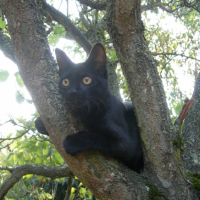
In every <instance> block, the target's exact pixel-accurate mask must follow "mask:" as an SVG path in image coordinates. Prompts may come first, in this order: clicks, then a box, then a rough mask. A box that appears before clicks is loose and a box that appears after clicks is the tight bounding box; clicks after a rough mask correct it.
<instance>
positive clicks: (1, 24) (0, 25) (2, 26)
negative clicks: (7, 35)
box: [0, 17, 6, 29]
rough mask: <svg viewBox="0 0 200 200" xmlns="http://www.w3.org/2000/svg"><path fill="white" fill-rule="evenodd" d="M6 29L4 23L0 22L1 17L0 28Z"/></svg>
mask: <svg viewBox="0 0 200 200" xmlns="http://www.w3.org/2000/svg"><path fill="white" fill-rule="evenodd" d="M5 27H6V22H5V21H3V20H2V17H0V28H1V29H4V28H5Z"/></svg>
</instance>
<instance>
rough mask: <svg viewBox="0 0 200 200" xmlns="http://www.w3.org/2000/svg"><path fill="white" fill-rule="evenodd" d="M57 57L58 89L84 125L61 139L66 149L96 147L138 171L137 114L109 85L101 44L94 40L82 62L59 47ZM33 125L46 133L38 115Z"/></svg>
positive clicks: (140, 160) (74, 151)
mask: <svg viewBox="0 0 200 200" xmlns="http://www.w3.org/2000/svg"><path fill="white" fill-rule="evenodd" d="M56 58H57V62H58V66H59V75H60V82H59V88H60V92H61V93H62V95H63V97H64V99H65V100H66V103H67V104H68V107H71V108H72V109H73V111H74V112H75V113H77V114H79V115H80V118H81V121H82V123H83V124H84V125H85V127H86V128H87V131H86V130H83V131H80V132H78V133H73V134H70V135H67V137H66V139H65V140H64V143H63V145H64V148H65V151H66V152H67V153H68V154H70V155H72V156H73V155H76V154H77V153H80V152H82V151H87V150H97V151H99V152H101V153H103V154H105V155H109V156H112V157H114V158H116V159H118V160H121V161H123V162H124V164H125V165H127V166H128V167H129V168H131V169H133V170H134V171H136V172H137V173H140V172H141V171H142V169H143V153H142V149H141V144H140V135H139V127H138V125H137V120H136V116H135V114H134V110H133V106H132V104H131V103H130V102H124V103H122V102H121V101H120V100H118V99H117V98H116V97H115V96H114V95H112V94H111V93H110V91H109V89H108V75H107V68H106V53H105V50H104V47H103V46H102V44H100V43H98V44H96V45H95V46H94V47H93V49H92V50H91V53H90V55H89V57H88V58H87V60H86V61H85V62H83V63H78V64H75V63H73V62H72V61H71V60H70V59H69V58H68V56H67V55H66V54H65V53H64V52H63V51H61V50H60V49H56ZM36 128H37V129H38V131H39V132H41V133H43V134H48V133H47V132H46V129H45V127H44V125H43V123H42V121H41V120H40V118H39V119H37V120H36Z"/></svg>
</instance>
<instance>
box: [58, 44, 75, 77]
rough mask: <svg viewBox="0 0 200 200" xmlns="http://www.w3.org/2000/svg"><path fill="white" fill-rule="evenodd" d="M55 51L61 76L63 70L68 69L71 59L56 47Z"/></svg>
mask: <svg viewBox="0 0 200 200" xmlns="http://www.w3.org/2000/svg"><path fill="white" fill-rule="evenodd" d="M55 53H56V60H57V63H58V67H59V75H60V76H61V75H62V74H63V72H65V71H66V70H68V69H69V67H70V65H71V64H72V61H71V60H70V58H69V57H68V56H67V55H66V53H65V52H64V51H62V50H60V49H58V48H56V49H55Z"/></svg>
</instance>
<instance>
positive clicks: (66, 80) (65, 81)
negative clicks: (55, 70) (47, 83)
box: [62, 78, 69, 87]
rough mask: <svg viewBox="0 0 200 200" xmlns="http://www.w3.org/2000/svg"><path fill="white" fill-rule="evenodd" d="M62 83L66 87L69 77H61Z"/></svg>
mask: <svg viewBox="0 0 200 200" xmlns="http://www.w3.org/2000/svg"><path fill="white" fill-rule="evenodd" d="M62 84H63V85H64V86H65V87H67V86H68V85H69V79H67V78H65V79H63V81H62Z"/></svg>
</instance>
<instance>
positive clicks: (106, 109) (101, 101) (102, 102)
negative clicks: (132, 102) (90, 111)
mask: <svg viewBox="0 0 200 200" xmlns="http://www.w3.org/2000/svg"><path fill="white" fill-rule="evenodd" d="M91 97H92V98H96V99H97V100H98V101H100V102H101V103H102V104H103V105H104V107H105V109H106V111H107V107H106V104H105V103H104V102H103V101H102V100H101V99H99V98H97V97H94V96H91Z"/></svg>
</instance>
